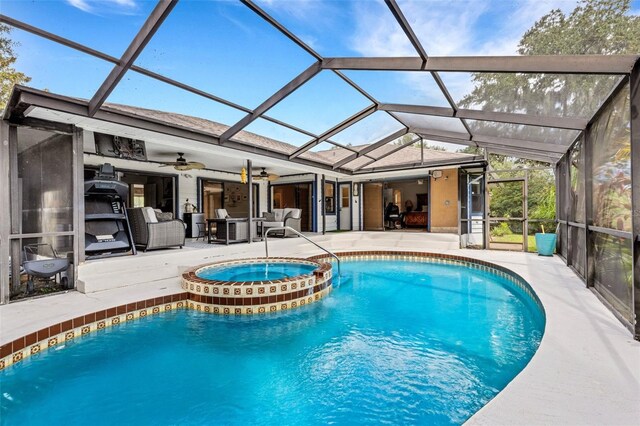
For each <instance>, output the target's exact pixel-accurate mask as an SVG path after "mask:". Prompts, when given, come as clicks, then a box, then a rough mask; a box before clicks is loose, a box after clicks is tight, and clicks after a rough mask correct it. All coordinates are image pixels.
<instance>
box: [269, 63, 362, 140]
mask: <svg viewBox="0 0 640 426" xmlns="http://www.w3.org/2000/svg"><path fill="white" fill-rule="evenodd" d="M370 105H371V102H370V101H369V99H367V98H366V97H364V96H362V95H361V94H360V93H359V92H358V91H357V90H355V89H354V88H352V87H351V86H350V85H349V84H347V83H346V82H345V81H344V80H342V79H341V78H340V77H338V76H337V75H335V74H334V73H333V72H330V71H323V72H321V73H320V74H318V75H316V76H315V77H314V78H313V79H311V80H310V81H308V82H307V83H305V84H304V85H303V86H302V87H300V88H299V89H298V90H296V91H295V92H293V93H292V94H290V95H289V96H288V97H286V98H285V99H284V100H282V101H281V102H280V103H279V104H277V105H276V106H274V107H273V108H271V109H270V110H269V111H268V112H267V114H268V115H269V116H271V117H274V118H277V119H279V120H282V121H286V122H287V123H289V124H293V125H295V126H297V127H299V128H301V129H304V130H306V131H309V132H313V133H316V134H320V133H322V132H325V131H327V130H329V129H330V128H332V127H333V126H335V125H336V124H338V123H340V122H342V121H343V120H345V119H347V118H349V117H350V116H352V115H353V114H355V113H356V112H358V111H360V110H362V109H364V108H365V107H367V106H370Z"/></svg>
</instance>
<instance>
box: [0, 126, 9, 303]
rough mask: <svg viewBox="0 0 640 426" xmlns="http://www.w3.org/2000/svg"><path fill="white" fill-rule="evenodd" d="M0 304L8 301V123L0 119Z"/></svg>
mask: <svg viewBox="0 0 640 426" xmlns="http://www.w3.org/2000/svg"><path fill="white" fill-rule="evenodd" d="M0 188H1V189H0V304H5V303H8V302H9V294H10V291H9V268H10V267H11V265H10V264H9V234H10V231H11V230H10V226H11V224H10V221H9V217H10V214H11V212H10V209H9V202H10V196H9V194H10V193H11V192H10V190H9V125H8V124H7V122H6V121H4V120H2V121H0Z"/></svg>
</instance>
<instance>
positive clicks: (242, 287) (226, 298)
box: [182, 257, 332, 315]
mask: <svg viewBox="0 0 640 426" xmlns="http://www.w3.org/2000/svg"><path fill="white" fill-rule="evenodd" d="M265 261H268V262H269V263H298V264H305V265H311V266H314V267H315V269H314V270H313V272H311V273H309V274H303V275H299V276H296V277H289V278H284V279H281V280H270V281H243V282H233V281H219V280H209V279H204V278H200V277H199V276H198V274H199V273H200V272H202V271H205V270H207V269H212V268H222V267H227V266H231V265H247V264H255V263H264V262H265ZM331 285H332V267H331V264H330V263H327V262H324V263H319V262H315V261H311V260H306V259H299V258H290V257H278V258H271V257H270V258H268V259H267V258H251V259H235V260H231V261H222V262H216V263H210V264H207V265H200V266H196V267H194V268H191V269H189V270H187V271H186V272H184V273H183V274H182V288H183V289H184V290H185V291H187V292H188V293H189V300H190V302H189V307H190V308H193V309H196V310H201V311H204V312H210V313H214V314H222V315H252V314H260V313H268V312H277V311H280V310H285V309H291V308H297V307H299V306H303V305H305V304H309V303H313V302H315V301H317V300H320V299H321V298H322V297H324V296H325V295H326V294H328V293H329V291H330V290H331Z"/></svg>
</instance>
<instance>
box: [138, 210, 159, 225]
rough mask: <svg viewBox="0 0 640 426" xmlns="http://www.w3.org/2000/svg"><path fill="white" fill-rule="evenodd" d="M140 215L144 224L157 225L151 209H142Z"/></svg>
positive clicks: (154, 214)
mask: <svg viewBox="0 0 640 426" xmlns="http://www.w3.org/2000/svg"><path fill="white" fill-rule="evenodd" d="M142 213H143V214H144V218H145V222H147V223H158V218H157V217H156V212H155V211H153V207H142Z"/></svg>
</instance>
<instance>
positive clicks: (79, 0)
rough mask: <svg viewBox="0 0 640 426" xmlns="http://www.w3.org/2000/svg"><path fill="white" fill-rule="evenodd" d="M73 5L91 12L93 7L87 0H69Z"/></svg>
mask: <svg viewBox="0 0 640 426" xmlns="http://www.w3.org/2000/svg"><path fill="white" fill-rule="evenodd" d="M67 3H69V4H70V5H71V6H73V7H75V8H78V9H80V10H82V11H83V12H91V11H92V8H91V6H89V3H87V2H86V1H85V0H67Z"/></svg>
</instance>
